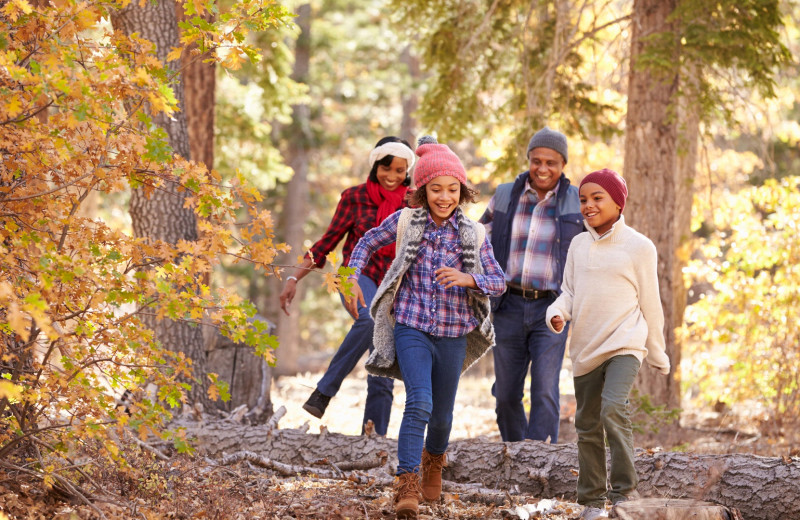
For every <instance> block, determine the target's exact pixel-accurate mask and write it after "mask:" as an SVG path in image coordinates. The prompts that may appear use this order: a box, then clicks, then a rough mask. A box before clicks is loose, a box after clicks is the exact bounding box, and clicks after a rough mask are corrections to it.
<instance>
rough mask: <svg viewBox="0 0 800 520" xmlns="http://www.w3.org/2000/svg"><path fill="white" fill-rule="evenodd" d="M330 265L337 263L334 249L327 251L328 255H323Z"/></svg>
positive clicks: (337, 259) (337, 258)
mask: <svg viewBox="0 0 800 520" xmlns="http://www.w3.org/2000/svg"><path fill="white" fill-rule="evenodd" d="M325 258H326V259H327V260H328V262H330V264H331V265H336V264H338V263H339V257H338V256H337V255H336V251H331V252H330V253H328V256H326V257H325Z"/></svg>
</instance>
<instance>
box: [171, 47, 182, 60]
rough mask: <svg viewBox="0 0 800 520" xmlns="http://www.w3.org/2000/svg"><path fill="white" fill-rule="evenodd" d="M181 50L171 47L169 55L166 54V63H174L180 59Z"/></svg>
mask: <svg viewBox="0 0 800 520" xmlns="http://www.w3.org/2000/svg"><path fill="white" fill-rule="evenodd" d="M181 54H183V49H182V48H181V47H173V48H172V50H171V51H169V54H167V61H175V60H179V59H181Z"/></svg>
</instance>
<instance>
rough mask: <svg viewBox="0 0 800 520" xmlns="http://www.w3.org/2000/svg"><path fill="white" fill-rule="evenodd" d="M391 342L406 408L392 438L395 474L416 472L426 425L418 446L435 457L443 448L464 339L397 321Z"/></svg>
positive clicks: (445, 441)
mask: <svg viewBox="0 0 800 520" xmlns="http://www.w3.org/2000/svg"><path fill="white" fill-rule="evenodd" d="M394 343H395V349H396V351H397V362H398V364H399V365H400V372H401V373H402V374H403V383H404V384H405V387H406V408H405V410H404V411H403V422H402V423H400V434H399V435H398V437H397V459H398V464H397V474H398V475H399V474H401V473H412V472H419V467H420V464H421V463H422V445H423V438H424V437H425V428H426V426H427V428H428V436H427V438H425V439H424V441H425V442H424V444H425V449H427V450H428V453H431V454H433V455H441V454H442V453H444V452H445V451H447V444H448V442H449V441H450V430H451V429H452V427H453V406H454V405H455V402H456V390H457V389H458V380H459V379H460V378H461V368H462V367H463V365H464V358H465V357H466V354H467V338H466V336H461V337H458V338H443V337H439V336H431V335H430V334H426V333H425V332H422V331H420V330H417V329H414V328H412V327H407V326H405V325H401V324H399V323H398V324H396V325H395V327H394Z"/></svg>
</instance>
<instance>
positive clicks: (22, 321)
mask: <svg viewBox="0 0 800 520" xmlns="http://www.w3.org/2000/svg"><path fill="white" fill-rule="evenodd" d="M7 320H8V325H9V326H10V327H11V330H13V331H14V332H16V333H17V334H19V336H20V337H21V338H22V339H23V340H24V341H28V336H29V335H30V331H29V330H28V317H27V316H25V314H23V313H22V312H20V310H19V305H17V303H16V302H12V303H11V305H10V306H9V308H8V317H7Z"/></svg>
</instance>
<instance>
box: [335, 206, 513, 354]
mask: <svg viewBox="0 0 800 520" xmlns="http://www.w3.org/2000/svg"><path fill="white" fill-rule="evenodd" d="M456 211H461V210H460V209H458V210H456ZM399 218H400V212H399V211H398V212H395V213H394V214H392V215H390V216H389V217H388V218H387V219H386V220H384V221H383V222H382V223H381V225H380V226H378V227H376V228H373V229H371V230H369V231H367V233H366V234H365V235H364V236H363V238H361V240H359V242H358V244H357V245H356V247H355V249H353V253H352V255H351V256H350V264H349V267H353V268H355V270H356V272H355V274H354V275H353V276H356V277H357V276H359V275H360V274H361V269H363V268H364V266H365V265H366V264H367V261H368V260H369V258H370V257H371V256H372V253H374V252H375V251H377V250H379V249H380V248H381V247H383V246H386V245H389V244H391V243H392V242H395V241H396V240H397V221H398V219H399ZM456 226H457V225H456V218H455V213H454V214H453V215H452V216H451V217H450V218H449V219H448V220H447V221H445V222H444V223H443V224H442V225H441V226H437V225H436V223H435V222H434V221H433V219H432V218H431V216H430V213H428V221H427V223H426V224H425V231H424V233H423V236H422V242H421V243H420V249H419V255H418V256H417V259H416V260H415V261H414V262H413V263H412V264H411V266H410V267H409V269H408V271H407V272H406V274H405V276H404V277H403V281H402V283H401V284H400V289H399V290H398V291H397V294H396V295H395V300H394V317H395V320H396V321H397V322H398V323H402V324H403V325H407V326H409V327H413V328H415V329H417V330H421V331H422V332H426V333H428V334H431V335H432V336H439V337H446V338H457V337H460V336H464V335H466V334H467V333H468V332H470V331H471V330H472V329H474V328H475V327H477V326H478V320H477V319H476V318H475V316H473V314H472V311H471V309H470V307H469V301H468V297H467V294H468V293H467V291H470V290H475V289H467V288H465V287H451V288H449V289H445V288H444V285H440V284H438V283H437V282H436V269H439V268H440V267H453V268H455V269H458V270H459V271H463V266H462V261H461V242H460V240H459V236H458V228H457V227H456ZM480 260H481V265H482V266H483V272H484V274H473V275H472V277H473V278H474V279H475V284H476V285H477V286H478V289H477V291H479V292H481V293H483V294H488V295H489V296H500V295H501V294H503V291H505V278H504V275H503V270H502V269H501V268H500V265H499V264H498V263H497V260H495V259H494V253H493V252H492V245H491V243H490V242H489V240H488V238H487V239H486V240H484V242H483V244H482V245H481V249H480Z"/></svg>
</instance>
